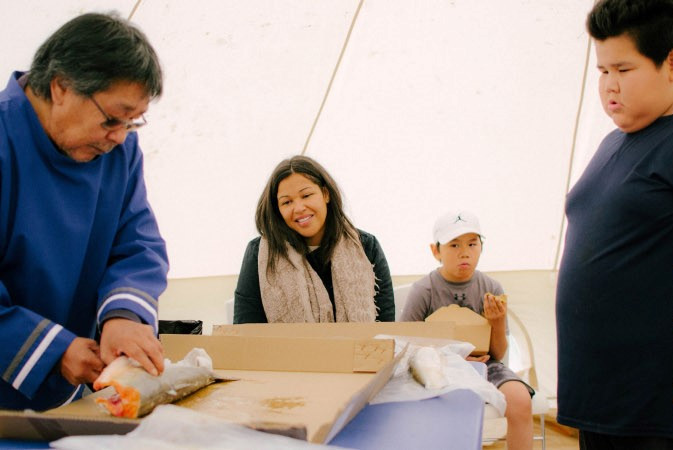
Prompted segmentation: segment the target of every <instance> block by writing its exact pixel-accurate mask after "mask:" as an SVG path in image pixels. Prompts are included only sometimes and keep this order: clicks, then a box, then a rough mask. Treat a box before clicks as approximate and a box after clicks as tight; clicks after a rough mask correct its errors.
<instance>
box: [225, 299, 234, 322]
mask: <svg viewBox="0 0 673 450" xmlns="http://www.w3.org/2000/svg"><path fill="white" fill-rule="evenodd" d="M224 312H225V314H224V323H225V325H231V324H233V323H234V299H233V298H230V299H229V300H227V301H225V302H224Z"/></svg>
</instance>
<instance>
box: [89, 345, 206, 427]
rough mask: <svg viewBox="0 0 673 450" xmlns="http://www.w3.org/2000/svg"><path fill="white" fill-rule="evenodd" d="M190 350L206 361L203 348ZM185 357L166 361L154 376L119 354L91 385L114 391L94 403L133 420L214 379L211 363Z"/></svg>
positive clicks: (118, 415) (114, 414) (115, 414)
mask: <svg viewBox="0 0 673 450" xmlns="http://www.w3.org/2000/svg"><path fill="white" fill-rule="evenodd" d="M194 350H200V351H201V352H203V354H205V356H206V358H207V360H208V361H210V357H209V356H208V355H207V354H206V353H205V351H203V350H202V349H194ZM194 350H192V352H194ZM190 354H191V352H190ZM188 356H189V355H188ZM202 358H203V357H202V356H199V357H198V358H196V359H198V360H200V361H201V360H202ZM187 359H188V358H187V357H186V358H185V359H184V360H183V361H180V362H179V363H176V364H173V363H171V362H170V361H169V360H166V363H165V364H164V372H163V373H162V374H161V375H159V376H154V375H151V374H150V373H148V372H147V371H145V369H143V368H142V367H141V366H140V365H139V364H138V363H137V362H136V361H134V360H132V359H130V358H128V357H126V356H120V357H119V358H117V359H115V360H114V361H112V363H111V364H110V365H108V366H107V367H106V368H105V369H104V370H103V372H102V373H101V374H100V376H99V377H98V378H97V379H96V381H95V382H94V384H93V387H94V389H95V390H97V391H98V390H100V389H103V388H104V387H107V386H114V388H115V391H116V392H115V394H113V395H111V396H110V397H107V398H104V397H99V398H97V399H96V403H98V404H99V405H101V406H102V407H103V408H104V409H105V410H106V411H108V412H109V413H110V414H112V415H113V416H116V417H126V418H132V419H134V418H137V417H142V416H144V415H146V414H148V413H150V412H151V411H152V410H153V409H154V408H155V407H156V406H157V405H161V404H164V403H172V402H174V401H176V400H179V399H181V398H183V397H185V396H187V395H189V394H191V393H192V392H195V391H197V390H199V389H201V388H203V387H205V386H207V385H209V384H211V383H213V382H214V381H216V377H215V375H214V374H213V371H212V369H211V367H212V365H211V366H210V367H208V366H207V364H206V366H198V365H195V364H194V365H192V363H184V361H186V360H187Z"/></svg>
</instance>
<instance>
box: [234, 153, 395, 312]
mask: <svg viewBox="0 0 673 450" xmlns="http://www.w3.org/2000/svg"><path fill="white" fill-rule="evenodd" d="M255 222H256V225H257V230H258V231H259V234H260V235H261V236H260V237H257V238H255V239H253V240H252V241H250V243H249V244H248V247H247V249H246V252H245V256H244V257H243V264H242V266H241V272H240V274H239V278H238V285H237V286H236V293H235V301H234V323H249V322H374V321H387V322H392V321H394V320H395V302H394V299H393V286H392V280H391V278H390V270H389V269H388V263H387V261H386V257H385V255H384V253H383V250H382V249H381V246H380V244H379V242H378V241H377V239H376V237H374V236H373V235H371V234H369V233H366V232H364V231H362V230H358V229H357V228H355V226H353V224H352V223H351V221H350V220H349V219H348V217H347V216H346V214H345V213H344V210H343V202H342V199H341V193H340V191H339V188H338V187H337V184H336V183H335V181H334V180H333V179H332V177H331V176H330V175H329V174H328V173H327V171H326V170H325V169H324V168H323V167H322V166H321V165H320V164H319V163H318V162H316V161H315V160H313V159H311V158H309V157H306V156H294V157H292V158H290V159H286V160H284V161H282V162H281V163H280V164H278V166H276V168H275V169H274V171H273V173H272V174H271V177H270V179H269V181H268V183H267V184H266V187H265V188H264V192H263V193H262V195H261V197H260V199H259V202H258V204H257V212H256V214H255Z"/></svg>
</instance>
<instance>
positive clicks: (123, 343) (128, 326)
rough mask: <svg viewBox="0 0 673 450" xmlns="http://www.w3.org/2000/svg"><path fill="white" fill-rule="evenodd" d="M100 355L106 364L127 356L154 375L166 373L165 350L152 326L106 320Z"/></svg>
mask: <svg viewBox="0 0 673 450" xmlns="http://www.w3.org/2000/svg"><path fill="white" fill-rule="evenodd" d="M100 354H101V358H102V359H103V362H105V364H110V363H111V362H112V361H114V359H115V358H117V357H118V356H121V355H126V356H128V357H129V358H132V359H135V360H136V361H138V363H139V364H140V365H141V366H142V367H143V368H144V369H145V370H146V371H148V372H149V373H151V374H152V375H159V374H160V373H161V372H163V371H164V350H163V347H162V346H161V342H159V339H157V338H156V337H155V336H154V330H153V329H152V327H151V326H149V325H145V324H141V323H136V322H134V321H132V320H128V319H122V318H114V319H109V320H106V321H105V323H104V324H103V330H102V331H101V336H100Z"/></svg>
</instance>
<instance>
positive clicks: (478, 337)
mask: <svg viewBox="0 0 673 450" xmlns="http://www.w3.org/2000/svg"><path fill="white" fill-rule="evenodd" d="M455 308H457V313H456V314H454V313H453V311H455ZM455 308H453V309H449V311H451V313H450V314H449V315H448V317H447V319H446V320H447V321H444V320H435V319H432V320H430V321H427V322H374V323H355V322H339V323H247V324H238V325H215V326H213V335H214V336H258V337H259V336H265V337H290V336H295V337H299V336H301V337H313V338H325V337H328V336H329V337H349V338H372V337H374V336H377V335H387V336H413V337H422V338H438V339H454V340H457V341H465V342H469V343H470V344H472V345H474V347H475V350H474V351H473V352H472V354H473V355H484V354H486V353H488V349H489V344H490V339H491V326H490V325H489V324H488V321H487V320H486V319H484V318H483V317H481V316H480V315H479V314H477V313H475V312H473V311H472V310H470V309H468V308H460V307H458V306H456V307H455ZM443 309H444V308H440V309H439V310H437V311H442V310H443ZM443 314H444V313H440V315H442V316H443ZM433 316H434V314H433Z"/></svg>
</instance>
